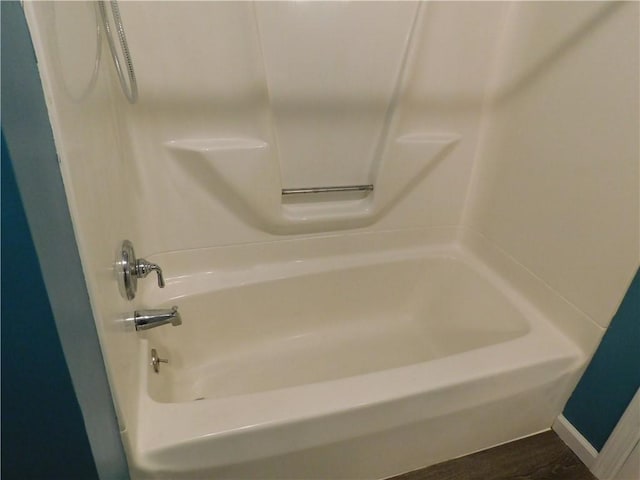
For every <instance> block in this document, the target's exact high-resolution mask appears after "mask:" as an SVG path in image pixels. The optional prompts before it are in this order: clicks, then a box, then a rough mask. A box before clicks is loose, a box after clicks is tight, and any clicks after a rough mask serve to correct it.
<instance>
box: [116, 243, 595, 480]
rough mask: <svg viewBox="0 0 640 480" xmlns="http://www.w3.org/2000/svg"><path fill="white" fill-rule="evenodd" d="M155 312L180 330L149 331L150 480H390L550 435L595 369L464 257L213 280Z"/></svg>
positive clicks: (144, 453)
mask: <svg viewBox="0 0 640 480" xmlns="http://www.w3.org/2000/svg"><path fill="white" fill-rule="evenodd" d="M144 301H145V303H146V305H148V306H153V307H158V308H160V307H166V306H170V305H172V304H176V305H179V307H180V311H181V313H182V317H183V325H182V326H180V327H178V328H171V327H161V328H157V329H154V330H149V331H147V332H145V333H143V334H141V335H140V347H141V348H140V358H139V361H138V365H139V368H140V377H141V379H142V380H141V382H140V392H139V394H140V401H139V412H138V419H137V420H138V421H137V423H136V426H135V428H133V429H132V431H131V432H126V433H125V443H126V445H127V449H128V452H129V456H130V461H131V463H132V465H131V467H132V471H133V472H134V477H138V478H384V477H387V476H390V475H394V474H399V473H402V472H405V471H409V470H412V469H415V468H419V467H422V466H425V465H428V464H433V463H436V462H438V461H442V460H446V459H448V458H452V457H455V456H458V455H462V454H465V453H470V452H472V451H475V450H478V449H482V448H488V447H490V446H493V445H495V444H498V443H501V442H504V441H509V440H512V439H515V438H518V437H521V436H524V435H529V434H533V433H536V432H538V431H541V430H544V429H546V428H548V427H549V426H550V425H551V423H552V421H553V419H554V418H555V416H556V415H557V414H558V413H559V412H560V410H561V408H562V405H563V403H564V401H566V397H567V396H568V394H569V393H570V388H571V387H572V386H573V384H574V382H575V377H576V374H577V372H578V371H579V369H580V368H581V367H582V365H583V364H584V361H585V359H584V356H583V354H582V353H581V352H580V350H579V349H578V348H577V347H575V346H574V345H573V344H572V343H571V342H570V341H569V340H568V339H567V338H566V337H564V336H563V335H562V334H561V333H560V332H559V331H558V330H556V329H555V328H554V327H553V326H552V325H551V324H550V323H549V322H548V321H547V320H546V319H545V318H544V317H542V316H541V315H540V314H539V313H538V312H537V311H536V310H535V308H533V307H532V306H531V305H530V304H528V303H527V302H526V300H524V299H523V298H522V297H520V296H519V295H518V293H517V292H515V291H513V289H510V287H509V285H506V284H505V283H504V282H502V281H501V279H500V278H499V277H497V276H496V275H495V274H493V273H492V272H491V270H489V269H488V268H487V267H486V266H484V265H483V264H482V263H481V262H480V261H479V260H477V259H476V258H474V257H472V256H471V255H469V254H467V253H465V252H464V251H462V250H459V249H456V248H440V249H438V248H436V249H434V248H429V249H427V248H418V249H407V250H395V251H390V252H379V253H377V254H363V255H351V256H335V257H328V258H309V259H304V260H300V259H298V260H296V261H290V262H280V263H272V264H265V265H261V266H259V267H256V266H249V267H246V268H237V269H225V270H223V271H219V270H218V271H216V270H215V269H212V270H211V271H207V269H206V268H204V269H203V271H202V272H195V273H194V272H191V273H188V274H185V275H178V276H176V277H173V278H170V279H169V282H168V286H167V288H166V289H165V291H159V290H157V289H156V290H150V291H149V292H147V293H145V297H144ZM151 348H155V349H156V350H157V351H158V353H159V355H160V357H162V358H168V359H169V363H168V364H162V365H161V367H160V371H159V373H157V374H156V373H154V372H153V369H152V368H151V367H150V366H149V352H150V350H151Z"/></svg>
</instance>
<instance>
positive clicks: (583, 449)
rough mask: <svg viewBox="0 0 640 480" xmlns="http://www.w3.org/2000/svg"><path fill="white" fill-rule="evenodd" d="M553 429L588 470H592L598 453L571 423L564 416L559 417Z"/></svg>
mask: <svg viewBox="0 0 640 480" xmlns="http://www.w3.org/2000/svg"><path fill="white" fill-rule="evenodd" d="M551 428H552V429H553V431H554V432H556V433H557V434H558V436H559V437H560V438H561V439H562V441H563V442H564V443H566V444H567V446H568V447H569V448H570V449H571V450H572V451H573V453H575V454H576V455H577V456H578V458H579V459H580V461H581V462H582V463H584V464H585V465H586V466H587V468H589V469H591V467H592V466H593V465H594V464H595V462H596V457H597V456H598V451H597V450H596V449H595V448H593V446H592V445H591V444H590V443H589V441H588V440H587V439H586V438H584V437H583V436H582V434H581V433H580V432H579V431H578V430H576V428H575V427H574V426H573V425H571V422H569V420H567V419H566V418H564V415H558V417H557V418H556V420H555V421H554V422H553V425H552V426H551Z"/></svg>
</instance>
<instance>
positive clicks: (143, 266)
mask: <svg viewBox="0 0 640 480" xmlns="http://www.w3.org/2000/svg"><path fill="white" fill-rule="evenodd" d="M151 272H156V274H157V275H158V286H159V287H160V288H164V277H163V276H162V268H160V265H158V264H156V263H151V262H148V261H147V260H145V259H144V258H139V259H138V260H136V276H137V277H138V278H144V277H146V276H147V275H149V273H151Z"/></svg>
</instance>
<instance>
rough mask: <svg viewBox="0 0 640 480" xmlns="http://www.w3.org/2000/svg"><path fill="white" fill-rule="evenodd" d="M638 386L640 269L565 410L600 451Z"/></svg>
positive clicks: (639, 365)
mask: <svg viewBox="0 0 640 480" xmlns="http://www.w3.org/2000/svg"><path fill="white" fill-rule="evenodd" d="M638 387H640V270H638V272H637V273H636V276H635V278H634V279H633V282H632V283H631V286H630V287H629V290H628V291H627V294H626V295H625V297H624V300H623V301H622V304H621V305H620V308H619V309H618V312H617V313H616V315H615V317H614V318H613V320H612V321H611V325H610V326H609V329H608V330H607V332H606V333H605V335H604V337H603V339H602V342H601V343H600V346H599V347H598V350H596V353H595V355H594V356H593V359H592V360H591V363H590V364H589V366H588V367H587V370H586V371H585V373H584V375H583V376H582V378H581V379H580V382H579V383H578V386H577V387H576V389H575V391H574V392H573V394H572V395H571V398H569V401H568V402H567V405H566V407H565V409H564V413H563V414H564V416H565V418H566V419H567V420H569V421H570V422H571V423H572V424H573V426H574V427H576V428H577V429H578V431H579V432H580V433H581V434H582V435H583V436H584V437H585V438H586V439H587V440H588V441H589V443H591V445H592V446H593V447H594V448H595V449H596V450H598V451H600V450H601V449H602V447H603V446H604V444H605V442H606V441H607V438H609V435H610V434H611V432H612V431H613V429H614V428H615V426H616V424H617V423H618V420H619V419H620V417H621V416H622V414H623V413H624V411H625V410H626V408H627V405H629V402H630V401H631V399H632V398H633V395H634V394H635V393H636V390H637V389H638Z"/></svg>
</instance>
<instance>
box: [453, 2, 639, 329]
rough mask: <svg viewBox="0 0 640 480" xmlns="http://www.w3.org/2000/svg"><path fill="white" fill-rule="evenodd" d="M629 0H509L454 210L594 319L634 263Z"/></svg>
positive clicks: (615, 297)
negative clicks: (468, 183) (466, 181)
mask: <svg viewBox="0 0 640 480" xmlns="http://www.w3.org/2000/svg"><path fill="white" fill-rule="evenodd" d="M638 7H639V5H638V4H637V3H635V2H633V3H608V2H604V3H582V2H575V3H573V2H562V3H538V2H533V3H527V2H524V3H516V4H513V5H512V6H511V7H510V11H509V13H508V22H507V28H506V30H505V32H504V38H503V39H502V40H501V49H502V51H501V59H500V62H501V63H500V65H499V67H498V69H497V71H496V74H495V77H494V78H493V80H492V82H493V84H492V89H493V91H492V92H491V94H492V102H491V104H490V108H489V109H488V111H487V115H486V119H485V122H486V123H485V128H484V132H483V140H482V144H481V145H482V146H481V149H480V153H479V158H478V164H477V166H476V173H475V178H474V181H473V188H472V191H471V194H470V196H469V199H468V201H467V205H468V209H467V212H466V216H465V219H464V223H465V225H468V226H470V227H471V228H473V229H475V230H477V231H478V232H480V233H481V234H483V235H484V236H486V237H487V238H488V239H489V240H490V241H491V242H494V243H495V245H497V246H498V247H499V248H501V249H502V250H503V251H505V252H506V253H507V254H508V255H510V256H511V257H513V258H514V259H515V260H516V261H517V262H519V263H520V264H521V265H523V266H524V267H526V268H527V269H529V270H530V271H531V272H532V273H533V274H534V275H536V276H537V277H538V278H539V279H541V280H542V281H543V282H544V283H545V284H546V285H547V286H548V287H549V288H550V289H552V290H553V291H554V292H555V293H556V294H557V295H559V296H561V297H562V298H564V299H566V300H567V301H568V302H570V303H571V304H573V305H574V306H575V307H577V308H578V309H579V310H581V311H582V312H583V313H584V314H585V315H586V316H587V317H588V318H589V319H591V320H592V321H594V322H596V323H597V325H599V326H601V327H606V326H607V325H608V323H609V321H610V320H611V318H612V316H613V314H614V313H615V310H616V309H617V307H618V305H619V303H620V301H621V300H622V296H623V295H624V292H625V291H626V288H627V286H628V285H629V283H630V281H631V279H632V277H633V275H634V273H635V271H636V269H637V267H638V258H639V245H640V241H639V231H640V226H639V222H640V210H639V205H640V202H639V197H638V195H639V193H638V192H639V171H640V169H639V159H640V152H639V148H638V145H639V144H638V132H640V125H639V118H640V115H639V108H640V98H639V89H638V85H639V84H640V83H639V77H638V74H639V71H640V69H639V52H638V44H639V43H638V18H639V17H638Z"/></svg>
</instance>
